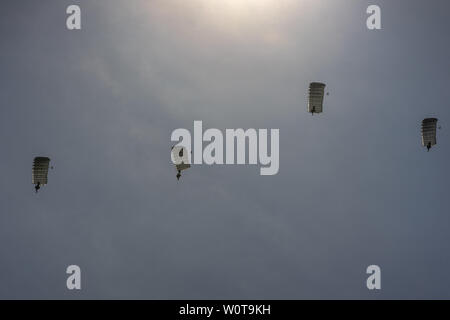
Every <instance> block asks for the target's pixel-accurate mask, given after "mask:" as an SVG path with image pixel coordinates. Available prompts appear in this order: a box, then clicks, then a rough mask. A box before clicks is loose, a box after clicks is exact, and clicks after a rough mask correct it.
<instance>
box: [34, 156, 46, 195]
mask: <svg viewBox="0 0 450 320" xmlns="http://www.w3.org/2000/svg"><path fill="white" fill-rule="evenodd" d="M49 165H50V159H49V158H47V157H36V158H34V161H33V172H32V183H33V184H34V185H35V187H34V188H35V189H36V193H37V192H38V191H39V189H40V188H41V186H44V185H46V184H47V183H48V167H49Z"/></svg>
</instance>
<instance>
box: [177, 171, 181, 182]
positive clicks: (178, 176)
mask: <svg viewBox="0 0 450 320" xmlns="http://www.w3.org/2000/svg"><path fill="white" fill-rule="evenodd" d="M180 177H181V170H178V173H177V180H180Z"/></svg>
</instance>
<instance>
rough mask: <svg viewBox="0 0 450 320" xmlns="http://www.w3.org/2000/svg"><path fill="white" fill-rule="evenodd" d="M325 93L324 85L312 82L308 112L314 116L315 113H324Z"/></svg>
mask: <svg viewBox="0 0 450 320" xmlns="http://www.w3.org/2000/svg"><path fill="white" fill-rule="evenodd" d="M324 92H325V84H324V83H320V82H311V83H310V84H309V98H308V112H309V113H311V114H312V115H314V113H322V111H323V96H324Z"/></svg>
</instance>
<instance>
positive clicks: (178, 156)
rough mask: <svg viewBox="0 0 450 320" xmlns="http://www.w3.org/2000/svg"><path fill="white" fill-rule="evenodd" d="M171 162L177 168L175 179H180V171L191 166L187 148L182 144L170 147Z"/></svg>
mask: <svg viewBox="0 0 450 320" xmlns="http://www.w3.org/2000/svg"><path fill="white" fill-rule="evenodd" d="M172 162H173V163H174V164H175V168H176V169H177V179H178V180H180V177H181V171H183V170H186V169H188V168H190V167H191V165H190V162H189V154H188V151H187V149H186V148H185V147H182V146H175V147H172Z"/></svg>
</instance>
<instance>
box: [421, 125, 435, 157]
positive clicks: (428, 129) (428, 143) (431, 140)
mask: <svg viewBox="0 0 450 320" xmlns="http://www.w3.org/2000/svg"><path fill="white" fill-rule="evenodd" d="M437 122H438V119H436V118H426V119H424V120H423V121H422V145H423V146H424V147H427V149H428V151H430V149H431V147H432V146H434V145H436V143H437V141H436V126H437Z"/></svg>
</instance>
